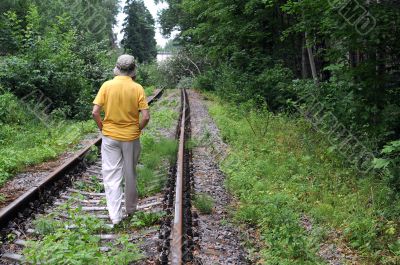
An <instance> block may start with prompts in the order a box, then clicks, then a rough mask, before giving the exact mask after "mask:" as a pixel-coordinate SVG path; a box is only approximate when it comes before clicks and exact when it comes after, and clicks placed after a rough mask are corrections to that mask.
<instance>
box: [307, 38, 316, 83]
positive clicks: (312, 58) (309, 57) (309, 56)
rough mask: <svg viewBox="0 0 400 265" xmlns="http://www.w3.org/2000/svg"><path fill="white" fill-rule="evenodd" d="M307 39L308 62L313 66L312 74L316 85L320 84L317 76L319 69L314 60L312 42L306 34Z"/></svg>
mask: <svg viewBox="0 0 400 265" xmlns="http://www.w3.org/2000/svg"><path fill="white" fill-rule="evenodd" d="M304 36H305V39H306V46H307V52H308V60H309V61H310V66H311V74H312V77H313V79H314V82H315V84H318V74H317V69H316V67H315V60H314V54H313V51H312V47H311V44H310V41H309V39H308V36H307V32H305V33H304Z"/></svg>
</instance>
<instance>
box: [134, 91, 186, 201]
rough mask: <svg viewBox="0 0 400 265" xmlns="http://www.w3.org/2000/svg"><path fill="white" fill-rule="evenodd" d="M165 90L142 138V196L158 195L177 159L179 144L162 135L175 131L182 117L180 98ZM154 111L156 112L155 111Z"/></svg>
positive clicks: (140, 189)
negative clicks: (171, 165)
mask: <svg viewBox="0 0 400 265" xmlns="http://www.w3.org/2000/svg"><path fill="white" fill-rule="evenodd" d="M173 94H174V92H173V91H172V92H171V91H166V92H165V94H164V96H163V97H162V98H161V99H160V101H159V102H157V103H156V104H155V106H154V107H152V108H151V120H150V124H149V126H148V127H147V128H146V130H144V132H143V133H142V136H141V138H140V139H141V145H142V152H141V156H140V162H139V163H140V164H141V165H140V166H139V167H138V192H139V196H140V197H146V196H151V195H154V194H157V193H159V192H160V191H161V190H162V188H163V187H164V185H165V182H166V180H167V175H168V168H169V164H170V163H171V162H174V161H175V160H176V152H177V151H176V150H177V148H178V144H177V142H176V140H175V139H169V138H167V136H166V135H163V133H162V132H163V131H171V130H172V131H175V126H176V124H177V122H178V118H179V110H178V109H177V107H178V106H179V97H178V98H175V97H173V96H171V95H173ZM153 110H154V111H153Z"/></svg>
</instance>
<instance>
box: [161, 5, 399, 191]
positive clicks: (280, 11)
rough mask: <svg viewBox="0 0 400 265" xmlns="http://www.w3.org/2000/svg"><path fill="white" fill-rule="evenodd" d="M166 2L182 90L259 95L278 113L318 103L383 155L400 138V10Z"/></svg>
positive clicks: (173, 67) (172, 74)
mask: <svg viewBox="0 0 400 265" xmlns="http://www.w3.org/2000/svg"><path fill="white" fill-rule="evenodd" d="M164 2H167V3H168V4H169V7H168V8H167V9H165V10H163V11H162V13H161V17H160V23H161V25H162V29H163V32H164V34H165V35H167V36H169V35H170V34H171V33H172V32H173V31H174V30H176V29H178V30H180V34H179V35H178V37H177V42H178V43H179V45H180V46H181V50H180V54H179V56H176V57H175V58H174V59H172V60H171V61H170V62H169V64H168V65H167V66H166V69H168V71H164V73H165V74H166V75H167V76H169V80H170V81H173V82H174V83H175V85H177V84H178V83H179V82H181V81H182V80H186V78H187V77H189V78H191V79H192V80H194V81H195V82H194V86H196V87H198V88H200V89H203V90H210V91H215V92H216V93H218V95H219V96H221V97H222V98H223V99H225V100H229V101H231V102H234V103H235V104H243V103H245V102H247V101H249V100H254V99H256V100H255V101H253V102H252V103H254V108H255V109H257V108H258V107H260V106H261V105H265V104H267V106H268V108H269V109H270V110H271V111H273V112H275V113H278V112H286V113H292V114H294V115H298V114H297V110H296V109H295V108H293V104H292V103H293V102H297V103H299V104H304V105H306V106H308V107H309V108H312V107H315V106H316V104H318V105H317V106H318V107H320V106H323V107H324V110H323V111H322V115H323V114H332V115H333V116H334V117H335V119H337V123H339V124H341V125H343V128H345V129H346V130H347V131H349V132H351V134H352V136H354V137H355V138H356V139H357V140H358V141H360V142H361V143H362V144H363V145H364V146H365V147H366V148H367V149H368V150H369V151H370V153H374V154H375V155H376V156H378V157H379V156H382V155H383V156H384V154H380V153H381V152H380V150H382V148H383V147H384V146H385V145H390V143H391V142H392V141H396V140H398V139H399V136H400V127H399V124H400V101H399V100H398V98H399V96H400V89H399V88H400V86H399V72H400V64H399V57H400V52H399V51H400V49H399V48H400V46H399V43H400V42H399V41H398V37H397V36H398V35H399V28H398V27H397V26H396V25H397V24H398V23H399V21H400V5H399V4H397V3H394V2H393V1H328V0H315V1H314V0H312V1H309V0H304V1H280V0H270V1H264V0H251V1H245V0H239V1H233V2H232V1H228V0H223V1H192V0H188V1H175V0H166V1H164ZM216 25H217V26H216ZM187 57H188V58H189V59H190V60H188V59H187ZM312 114H313V113H311V114H309V115H310V116H312ZM335 137H336V136H335ZM391 157H392V158H393V157H398V154H395V153H392V155H391ZM368 162H369V163H370V164H371V161H368ZM378 167H379V165H378ZM385 174H386V178H390V179H393V183H397V182H398V179H399V178H400V176H399V174H398V173H396V172H395V171H393V170H387V171H385ZM376 175H377V179H378V180H377V181H379V178H380V177H379V176H378V175H379V174H376ZM394 179H397V180H394ZM392 188H393V189H394V190H396V189H398V188H397V187H395V186H392Z"/></svg>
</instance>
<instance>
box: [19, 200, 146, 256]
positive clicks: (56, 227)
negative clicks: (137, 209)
mask: <svg viewBox="0 0 400 265" xmlns="http://www.w3.org/2000/svg"><path fill="white" fill-rule="evenodd" d="M68 207H69V206H68V205H65V206H64V207H61V208H62V210H64V211H65V210H66V209H68V216H69V218H68V221H65V220H57V219H54V217H55V215H56V214H57V213H54V214H52V215H50V216H46V217H43V218H39V219H38V220H36V221H35V231H36V232H37V233H38V234H37V236H36V238H35V239H36V240H31V241H28V245H27V247H26V248H24V257H25V260H26V261H27V262H29V263H32V264H39V263H40V264H130V263H132V262H134V261H137V260H139V259H141V258H142V254H141V253H140V251H139V249H138V247H137V246H136V245H135V244H133V243H131V242H129V235H127V234H121V235H120V237H119V238H118V239H117V240H116V242H109V243H104V242H103V243H102V242H101V240H100V237H99V236H98V235H99V234H101V233H104V232H107V231H108V230H109V229H110V228H107V226H106V225H105V223H104V222H103V221H102V220H100V219H99V218H97V217H95V216H91V215H88V214H84V213H83V212H82V211H81V209H80V208H79V207H78V208H68ZM102 247H106V248H107V251H104V250H103V251H102Z"/></svg>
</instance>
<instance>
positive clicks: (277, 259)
mask: <svg viewBox="0 0 400 265" xmlns="http://www.w3.org/2000/svg"><path fill="white" fill-rule="evenodd" d="M210 112H211V114H212V116H213V118H214V120H215V121H216V123H217V125H218V127H219V129H220V132H221V136H222V138H223V139H224V140H225V141H226V142H228V144H229V145H230V154H229V155H228V157H227V158H226V160H224V161H222V165H221V166H222V170H223V171H224V172H225V173H226V174H227V176H228V179H227V186H228V188H229V190H230V191H231V192H233V193H234V194H235V196H237V198H238V200H239V207H238V210H237V212H236V213H235V219H236V220H237V221H239V222H244V223H247V224H250V225H254V226H256V227H257V228H259V230H260V232H261V238H262V241H263V244H264V247H263V250H262V256H263V258H264V262H266V264H320V263H321V261H320V259H319V258H318V257H317V255H316V251H317V247H318V245H319V243H320V242H321V241H322V240H324V238H323V235H324V234H326V233H328V232H329V231H332V230H339V231H342V232H343V235H342V236H340V235H339V236H338V238H337V240H339V242H343V243H347V244H348V245H349V246H351V247H352V248H354V249H356V250H357V251H358V252H359V253H360V255H362V256H363V257H364V259H365V262H366V264H367V263H368V262H369V263H371V264H377V263H385V262H386V263H387V264H396V262H392V263H390V262H389V261H390V260H391V261H394V260H396V259H397V258H396V256H395V255H396V254H395V253H397V252H396V251H398V243H396V242H397V237H398V233H399V226H398V222H397V220H398V216H399V213H400V212H399V209H400V201H399V198H398V197H396V196H392V195H393V193H392V192H391V191H390V185H389V184H388V183H387V181H386V180H385V179H380V180H378V179H377V178H375V177H374V176H372V175H370V174H369V175H364V176H363V178H359V174H358V173H357V171H356V170H355V169H353V168H351V167H348V166H346V161H345V159H343V158H342V157H340V156H339V155H338V154H336V153H335V152H332V151H331V150H330V148H329V146H330V145H329V143H328V142H327V139H326V138H325V137H324V135H322V134H318V133H316V132H315V131H313V130H311V128H310V125H308V124H307V122H305V121H303V120H301V119H294V118H289V117H287V116H286V115H282V114H278V115H271V114H268V113H265V112H263V111H260V112H258V111H253V112H249V113H248V117H247V118H246V117H245V116H244V115H243V113H242V111H241V110H240V108H239V107H236V106H233V105H230V104H226V103H222V101H220V100H218V101H217V102H214V103H212V105H211V108H210ZM267 120H269V122H268V126H267V128H268V129H267V130H266V133H265V135H262V134H257V135H254V130H253V129H252V127H251V124H255V123H257V121H258V123H265V121H267ZM249 121H251V123H249ZM390 146H391V147H388V148H386V150H387V151H392V150H394V149H393V148H394V147H393V146H395V145H390ZM304 217H307V219H309V220H311V222H312V223H313V230H312V231H311V232H306V231H305V228H304V227H302V225H301V221H300V220H301V219H302V218H304ZM383 235H384V236H383ZM377 253H379V254H377ZM397 261H398V260H397ZM321 264H322V263H321Z"/></svg>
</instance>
